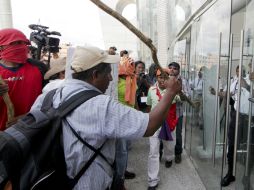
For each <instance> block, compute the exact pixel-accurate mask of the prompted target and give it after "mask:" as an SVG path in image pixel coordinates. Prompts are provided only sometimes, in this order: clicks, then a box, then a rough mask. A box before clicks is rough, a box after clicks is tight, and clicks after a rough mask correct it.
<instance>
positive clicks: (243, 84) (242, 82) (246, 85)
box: [241, 79, 249, 89]
mask: <svg viewBox="0 0 254 190" xmlns="http://www.w3.org/2000/svg"><path fill="white" fill-rule="evenodd" d="M241 86H242V87H243V88H246V89H247V88H248V87H249V85H248V84H247V82H246V80H244V79H241Z"/></svg>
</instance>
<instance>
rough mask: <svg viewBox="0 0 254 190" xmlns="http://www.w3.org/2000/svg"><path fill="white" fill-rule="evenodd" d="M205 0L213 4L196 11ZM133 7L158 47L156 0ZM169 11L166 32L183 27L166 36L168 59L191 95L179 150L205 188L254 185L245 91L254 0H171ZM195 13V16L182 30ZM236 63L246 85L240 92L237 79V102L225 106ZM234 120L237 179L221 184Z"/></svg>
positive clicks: (252, 145) (250, 66)
mask: <svg viewBox="0 0 254 190" xmlns="http://www.w3.org/2000/svg"><path fill="white" fill-rule="evenodd" d="M210 2H213V4H212V5H211V6H210V7H209V8H207V9H206V10H205V11H204V12H202V11H200V9H201V7H202V8H203V7H204V5H208V3H210ZM138 6H139V10H138V14H140V15H143V16H142V17H141V16H140V17H139V21H140V20H141V21H142V24H141V25H142V26H141V27H140V28H141V29H142V31H145V33H147V32H148V33H147V34H148V36H151V37H152V40H153V41H154V42H155V44H156V45H157V42H158V39H157V38H158V32H160V31H157V28H156V27H157V24H158V23H157V22H158V20H157V19H156V14H158V13H156V8H158V7H156V2H155V1H153V0H151V1H145V0H139V1H138ZM172 7H173V8H172ZM173 9H174V10H173ZM168 11H169V12H171V15H170V17H169V19H168V23H169V24H168V31H169V32H170V35H172V34H177V33H178V32H179V31H184V32H183V33H182V34H181V36H177V37H176V40H175V42H174V43H172V40H171V39H169V40H168V41H169V43H168V44H169V50H168V53H169V55H168V57H169V58H170V59H169V62H170V61H176V62H178V63H179V64H180V65H181V75H182V77H184V78H186V79H187V80H188V82H189V85H190V87H191V89H192V90H191V92H192V94H191V99H192V101H193V102H194V103H195V105H196V106H195V107H191V106H190V105H188V104H186V105H185V109H184V110H185V113H184V122H183V127H184V131H185V133H184V148H185V150H186V152H187V154H188V156H189V157H190V158H191V160H192V161H193V163H194V166H195V168H196V170H197V171H198V173H199V175H200V178H201V179H202V181H203V183H204V185H205V186H206V188H207V189H208V190H210V189H211V190H214V189H237V190H242V189H244V190H248V189H253V188H254V182H253V181H254V180H253V178H254V177H253V176H254V173H253V170H254V169H253V165H254V159H253V157H254V141H253V139H254V131H253V129H254V127H253V126H254V125H253V121H252V120H253V116H252V115H254V113H253V114H252V113H251V111H249V110H254V107H253V109H249V108H251V106H252V104H253V102H251V101H249V100H248V99H249V97H250V98H251V97H253V94H252V90H250V89H253V85H252V83H251V82H250V81H249V80H248V76H249V73H250V72H251V71H253V53H254V52H253V51H254V48H253V45H254V43H253V37H254V24H253V21H252V18H253V17H254V0H217V1H209V0H175V1H172V2H170V5H169V8H168ZM197 11H200V14H199V15H196V17H195V18H193V20H191V22H190V23H189V25H188V26H187V27H186V28H183V26H184V25H185V24H186V22H187V21H188V19H190V18H191V17H192V16H193V14H196V13H197ZM183 13H184V14H183ZM172 15H175V17H172ZM152 22H153V23H152ZM241 31H242V32H241ZM170 35H169V36H170ZM141 46H142V45H141ZM140 51H141V52H140V54H141V55H144V56H145V57H146V58H147V59H148V57H149V56H150V51H149V50H148V49H146V47H142V48H140ZM148 51H149V52H148ZM237 66H239V67H240V71H241V72H240V73H241V75H242V78H243V79H244V80H245V81H248V84H249V85H250V86H249V87H250V89H249V90H247V91H246V90H242V88H240V87H241V85H240V86H237V85H239V84H241V83H242V82H241V83H238V84H237V85H236V87H235V90H237V97H240V98H239V101H237V102H239V105H238V104H235V105H232V106H230V105H229V101H227V98H226V95H227V93H226V92H227V90H229V89H230V88H229V86H231V80H232V78H233V77H236V76H237V73H236V68H237ZM213 89H214V90H215V92H218V93H219V92H225V93H224V97H219V96H216V94H215V95H214V94H212V93H211V91H212V90H213ZM238 89H241V90H239V91H238ZM238 92H239V93H238ZM228 96H230V94H228ZM237 97H236V100H237ZM228 99H229V98H228ZM251 100H252V99H251ZM232 110H234V111H235V113H236V115H235V118H232V117H230V114H231V113H233V111H232ZM243 110H245V112H244V111H243ZM246 110H247V111H246ZM253 112H254V111H253ZM233 119H236V122H235V124H234V125H232V126H234V127H235V128H236V130H234V131H235V132H236V133H233V136H234V137H236V138H235V139H234V140H233V145H234V146H233V147H234V155H233V159H234V164H233V175H235V177H236V182H235V183H232V184H231V185H230V186H229V187H225V188H222V187H221V185H220V182H221V179H222V178H223V177H224V176H225V175H226V174H227V172H228V165H229V162H228V160H227V154H228V152H229V146H228V136H227V134H228V132H229V131H231V132H232V126H231V127H230V125H229V124H230V122H231V121H233Z"/></svg>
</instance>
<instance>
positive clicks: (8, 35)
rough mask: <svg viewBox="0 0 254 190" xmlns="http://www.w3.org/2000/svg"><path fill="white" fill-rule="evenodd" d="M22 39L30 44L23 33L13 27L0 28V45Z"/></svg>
mask: <svg viewBox="0 0 254 190" xmlns="http://www.w3.org/2000/svg"><path fill="white" fill-rule="evenodd" d="M17 41H23V42H26V43H27V44H30V41H29V40H28V39H27V38H26V36H25V34H23V33H22V32H21V31H19V30H17V29H13V28H6V29H2V30H0V46H5V45H10V43H12V42H17Z"/></svg>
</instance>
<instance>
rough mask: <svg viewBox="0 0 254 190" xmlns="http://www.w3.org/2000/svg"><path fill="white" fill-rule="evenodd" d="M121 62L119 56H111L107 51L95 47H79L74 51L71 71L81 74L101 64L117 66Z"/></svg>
mask: <svg viewBox="0 0 254 190" xmlns="http://www.w3.org/2000/svg"><path fill="white" fill-rule="evenodd" d="M119 62H120V57H119V55H109V54H108V53H107V52H106V51H103V50H101V49H99V48H97V47H93V46H82V47H81V46H78V47H76V49H75V50H74V54H73V57H72V62H71V69H72V70H73V71H74V72H75V73H79V72H82V71H86V70H88V69H91V68H93V67H95V66H97V65H99V64H100V63H110V64H115V63H119Z"/></svg>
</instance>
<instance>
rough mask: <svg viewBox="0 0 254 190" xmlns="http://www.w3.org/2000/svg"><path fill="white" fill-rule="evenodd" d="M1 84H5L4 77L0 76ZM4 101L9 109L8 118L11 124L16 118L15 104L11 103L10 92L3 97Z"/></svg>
mask: <svg viewBox="0 0 254 190" xmlns="http://www.w3.org/2000/svg"><path fill="white" fill-rule="evenodd" d="M0 84H5V82H4V80H3V78H2V76H1V75H0ZM3 100H4V102H5V104H6V107H7V116H8V122H11V121H12V120H13V118H14V113H15V112H14V106H13V103H12V102H11V99H10V97H9V94H8V92H6V93H5V94H4V95H3Z"/></svg>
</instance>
